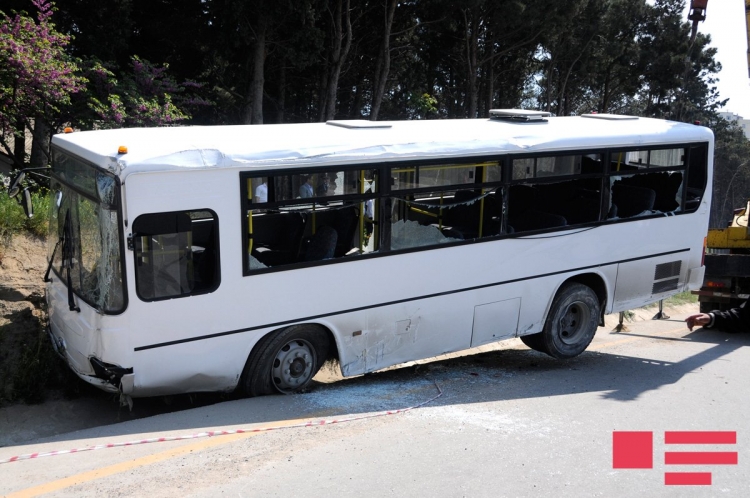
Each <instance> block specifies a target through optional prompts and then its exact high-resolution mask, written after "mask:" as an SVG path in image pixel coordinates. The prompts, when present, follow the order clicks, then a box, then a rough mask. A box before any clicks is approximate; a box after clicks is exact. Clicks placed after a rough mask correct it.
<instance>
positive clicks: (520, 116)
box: [490, 109, 552, 121]
mask: <svg viewBox="0 0 750 498" xmlns="http://www.w3.org/2000/svg"><path fill="white" fill-rule="evenodd" d="M550 116H552V113H550V112H545V111H527V110H526V109H490V119H498V120H506V121H547V120H546V119H545V118H548V117H550Z"/></svg>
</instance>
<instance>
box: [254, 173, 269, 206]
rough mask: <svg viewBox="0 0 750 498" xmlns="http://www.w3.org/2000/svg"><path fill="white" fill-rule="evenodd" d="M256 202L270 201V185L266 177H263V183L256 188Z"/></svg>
mask: <svg viewBox="0 0 750 498" xmlns="http://www.w3.org/2000/svg"><path fill="white" fill-rule="evenodd" d="M255 202H256V203H260V202H268V185H267V184H266V179H265V178H263V183H261V184H260V185H258V186H257V187H256V188H255Z"/></svg>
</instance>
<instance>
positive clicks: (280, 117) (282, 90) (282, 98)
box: [276, 59, 286, 123]
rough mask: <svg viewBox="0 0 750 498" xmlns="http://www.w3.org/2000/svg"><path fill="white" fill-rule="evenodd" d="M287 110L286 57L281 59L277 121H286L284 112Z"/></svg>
mask: <svg viewBox="0 0 750 498" xmlns="http://www.w3.org/2000/svg"><path fill="white" fill-rule="evenodd" d="M285 111H286V59H284V60H282V61H281V68H280V69H279V107H278V111H277V113H276V122H277V123H283V122H284V113H285Z"/></svg>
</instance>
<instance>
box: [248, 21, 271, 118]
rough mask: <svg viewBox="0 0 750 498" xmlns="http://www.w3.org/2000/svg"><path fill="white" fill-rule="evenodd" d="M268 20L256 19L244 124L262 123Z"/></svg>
mask: <svg viewBox="0 0 750 498" xmlns="http://www.w3.org/2000/svg"><path fill="white" fill-rule="evenodd" d="M267 31H268V20H267V19H266V18H265V16H261V17H260V18H259V19H258V27H257V29H256V31H255V44H254V45H253V79H252V83H251V84H250V89H249V92H248V96H247V105H246V106H245V113H244V116H243V123H244V124H263V86H264V84H265V78H264V74H263V73H264V70H265V68H264V66H265V62H266V34H267Z"/></svg>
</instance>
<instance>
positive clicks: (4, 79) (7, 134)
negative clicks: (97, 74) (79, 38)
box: [0, 0, 84, 167]
mask: <svg viewBox="0 0 750 498" xmlns="http://www.w3.org/2000/svg"><path fill="white" fill-rule="evenodd" d="M32 3H33V5H34V7H36V10H37V16H36V19H34V18H32V17H29V16H27V15H21V14H16V15H13V16H9V15H7V14H6V13H4V12H2V11H0V148H1V149H3V150H4V151H5V153H6V154H7V155H8V156H9V157H13V158H14V160H15V161H16V166H18V167H21V166H22V165H23V161H24V154H23V152H22V151H18V150H15V148H14V147H13V145H14V143H15V142H16V140H17V139H20V140H21V142H22V140H23V134H24V132H25V131H26V130H29V131H32V130H33V125H32V123H33V121H34V120H35V119H38V118H43V119H44V120H45V121H48V122H53V121H55V119H56V118H57V117H58V116H59V113H60V110H61V108H62V107H63V106H65V105H67V104H68V103H69V102H70V96H71V95H72V94H74V93H76V92H78V91H79V90H80V89H81V85H82V84H83V83H84V81H83V80H82V79H81V78H80V76H78V75H76V74H75V71H76V69H77V66H76V64H75V62H74V60H73V58H72V57H71V56H70V54H69V53H68V52H67V51H66V47H67V46H68V43H69V42H70V37H69V36H66V35H64V34H62V33H60V32H59V31H57V30H56V28H55V25H54V24H53V23H52V22H51V20H50V17H51V16H52V13H53V11H54V8H53V4H52V3H49V2H48V1H47V0H32ZM16 147H18V146H16Z"/></svg>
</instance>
